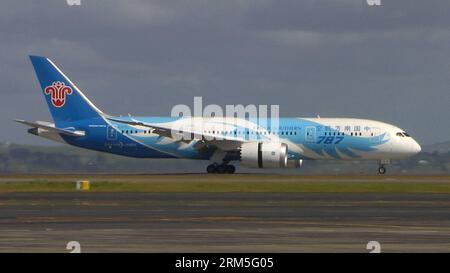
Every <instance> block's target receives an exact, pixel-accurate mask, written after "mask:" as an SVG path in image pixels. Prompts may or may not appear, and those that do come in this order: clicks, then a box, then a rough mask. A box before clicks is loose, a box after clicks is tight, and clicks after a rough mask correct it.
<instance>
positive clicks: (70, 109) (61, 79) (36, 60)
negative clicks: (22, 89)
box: [30, 56, 104, 126]
mask: <svg viewBox="0 0 450 273" xmlns="http://www.w3.org/2000/svg"><path fill="white" fill-rule="evenodd" d="M30 59H31V62H32V64H33V66H34V70H35V71H36V75H37V77H38V79H39V82H40V84H41V87H42V91H43V93H44V96H45V99H46V101H47V104H48V108H49V109H50V113H51V114H52V117H53V120H54V122H55V124H56V126H58V124H61V123H64V122H68V121H77V120H83V119H90V118H96V117H100V116H102V115H104V114H103V113H102V112H101V111H100V110H99V109H98V108H97V107H96V106H95V105H94V104H93V103H92V102H91V101H90V100H89V99H88V98H87V97H86V96H85V95H84V94H83V93H82V92H81V91H80V89H78V87H77V86H76V85H75V84H74V83H73V82H72V81H71V80H70V79H69V78H68V77H67V76H66V75H65V74H64V73H63V72H62V71H61V70H60V69H59V68H58V67H57V66H56V65H55V64H54V63H53V62H52V61H51V60H50V59H48V58H46V57H39V56H30Z"/></svg>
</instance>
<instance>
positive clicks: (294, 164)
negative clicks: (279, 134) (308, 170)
mask: <svg viewBox="0 0 450 273" xmlns="http://www.w3.org/2000/svg"><path fill="white" fill-rule="evenodd" d="M302 165H303V160H302V159H288V161H287V166H286V168H300V167H301V166H302Z"/></svg>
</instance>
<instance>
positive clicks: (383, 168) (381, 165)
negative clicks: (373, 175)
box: [378, 159, 391, 174]
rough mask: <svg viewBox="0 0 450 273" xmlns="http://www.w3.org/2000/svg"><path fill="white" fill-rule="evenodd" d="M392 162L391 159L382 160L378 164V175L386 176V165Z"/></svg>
mask: <svg viewBox="0 0 450 273" xmlns="http://www.w3.org/2000/svg"><path fill="white" fill-rule="evenodd" d="M390 163H391V161H390V160H389V159H384V160H380V162H379V163H378V173H379V174H385V173H386V165H388V164H390Z"/></svg>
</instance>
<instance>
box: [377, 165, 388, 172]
mask: <svg viewBox="0 0 450 273" xmlns="http://www.w3.org/2000/svg"><path fill="white" fill-rule="evenodd" d="M378 173H379V174H385V173H386V168H385V167H384V166H380V167H379V168H378Z"/></svg>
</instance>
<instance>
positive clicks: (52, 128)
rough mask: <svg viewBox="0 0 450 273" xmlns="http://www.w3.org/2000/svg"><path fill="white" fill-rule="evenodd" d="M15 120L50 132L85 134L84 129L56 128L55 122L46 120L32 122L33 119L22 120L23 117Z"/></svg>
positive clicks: (73, 134) (74, 134) (77, 135)
mask: <svg viewBox="0 0 450 273" xmlns="http://www.w3.org/2000/svg"><path fill="white" fill-rule="evenodd" d="M14 121H16V122H18V123H22V124H25V125H27V126H30V127H33V128H41V129H44V130H47V131H49V132H54V133H58V134H63V135H67V136H76V137H80V136H84V135H85V132H84V131H77V130H71V129H70V128H64V129H63V128H56V127H55V124H53V123H51V122H46V121H36V122H31V121H26V120H22V119H16V120H14Z"/></svg>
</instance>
